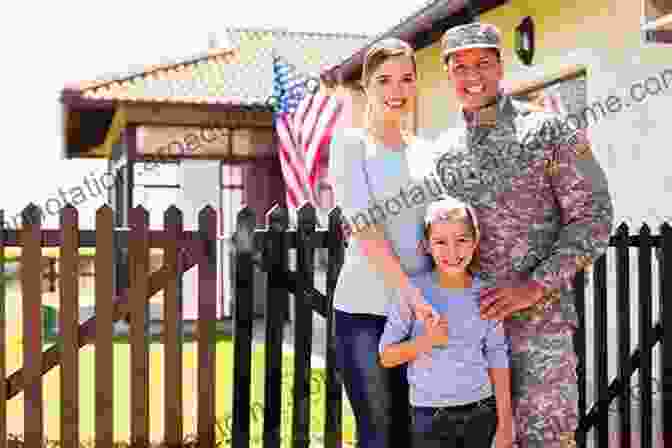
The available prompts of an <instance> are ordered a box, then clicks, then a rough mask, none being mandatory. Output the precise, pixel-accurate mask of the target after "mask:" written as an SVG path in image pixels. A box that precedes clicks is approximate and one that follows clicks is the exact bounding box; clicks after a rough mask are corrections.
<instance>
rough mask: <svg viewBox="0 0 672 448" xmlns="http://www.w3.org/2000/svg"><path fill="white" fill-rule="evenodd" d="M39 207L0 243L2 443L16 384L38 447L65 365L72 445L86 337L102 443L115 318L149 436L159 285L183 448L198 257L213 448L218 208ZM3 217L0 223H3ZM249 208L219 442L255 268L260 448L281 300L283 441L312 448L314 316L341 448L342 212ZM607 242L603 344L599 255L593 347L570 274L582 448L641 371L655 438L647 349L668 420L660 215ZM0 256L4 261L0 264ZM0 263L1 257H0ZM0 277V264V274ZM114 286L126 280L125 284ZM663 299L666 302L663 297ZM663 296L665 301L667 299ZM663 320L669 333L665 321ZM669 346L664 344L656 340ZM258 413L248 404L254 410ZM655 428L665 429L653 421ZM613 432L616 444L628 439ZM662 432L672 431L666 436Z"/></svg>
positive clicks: (277, 408)
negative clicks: (337, 327) (14, 354)
mask: <svg viewBox="0 0 672 448" xmlns="http://www.w3.org/2000/svg"><path fill="white" fill-rule="evenodd" d="M36 212H37V208H36V207H34V206H29V207H28V208H27V209H26V210H24V220H23V221H24V223H27V224H26V225H24V227H23V228H22V229H21V230H20V231H10V230H5V231H4V232H3V237H2V238H0V256H2V252H3V251H4V247H5V246H20V247H22V250H23V252H22V263H23V265H24V266H25V267H24V269H23V270H22V276H21V284H22V288H23V319H24V320H23V329H24V345H23V356H24V364H23V367H22V369H21V370H19V371H17V372H15V373H14V374H12V375H11V376H10V377H8V378H5V365H4V363H5V356H4V355H5V347H6V345H5V343H6V341H5V328H4V318H3V317H4V316H5V312H4V298H5V294H4V283H3V284H2V286H0V288H2V289H0V299H3V300H2V301H1V302H2V303H1V304H0V306H2V307H3V308H1V309H0V321H1V322H2V323H1V324H0V326H1V327H0V375H1V376H0V378H4V379H5V387H0V448H5V447H6V446H7V445H6V439H7V428H6V426H5V422H6V417H7V415H6V401H7V400H8V399H11V398H12V397H15V396H16V395H17V394H18V393H19V392H21V391H23V392H24V400H25V406H24V423H25V444H26V445H25V446H29V447H34V446H35V447H37V446H40V443H41V441H42V438H43V416H42V403H43V397H42V376H43V375H44V374H45V373H46V372H47V371H49V370H50V369H52V368H53V367H55V366H57V365H60V367H61V375H60V377H61V397H62V400H61V438H62V440H63V444H62V446H71V447H75V446H77V443H76V441H78V440H79V433H78V412H77V411H78V406H77V404H78V394H77V391H78V384H79V380H78V375H77V374H78V350H79V348H81V347H83V346H84V345H86V344H94V345H95V348H96V350H95V357H96V358H95V369H96V370H95V375H96V381H95V387H96V405H95V406H96V408H95V409H96V410H95V412H96V418H95V429H96V431H95V434H96V446H97V447H112V446H113V440H112V433H113V431H112V403H113V402H114V400H115V397H114V396H113V394H112V371H113V367H114V366H113V363H112V328H113V323H114V322H115V321H118V320H120V319H124V318H128V319H129V320H130V327H131V329H130V338H129V339H130V344H131V373H132V374H131V381H132V384H131V406H130V409H129V412H130V413H131V441H132V445H133V446H145V445H146V443H147V440H148V426H149V425H148V422H149V414H148V412H149V411H148V409H149V407H148V380H149V378H148V352H147V348H148V332H147V327H146V320H147V300H148V298H149V297H151V296H152V295H154V294H155V293H157V292H158V291H159V290H163V292H164V307H165V308H164V310H165V311H164V336H163V338H164V339H163V342H164V350H165V351H164V353H165V355H164V359H165V365H164V369H165V414H164V422H165V423H164V428H165V443H166V445H167V446H180V445H179V443H180V442H181V440H182V438H183V429H182V379H181V372H182V364H181V363H182V354H181V347H182V328H181V321H182V315H181V295H180V294H179V289H180V288H179V287H178V286H179V285H180V283H179V282H180V279H181V276H182V274H183V273H184V272H185V271H186V270H188V269H189V268H191V267H192V266H194V265H198V273H199V278H198V282H199V287H198V291H199V292H198V311H199V312H198V316H199V318H198V319H199V320H198V341H199V344H198V350H199V352H198V375H199V376H198V423H197V424H198V428H197V433H198V434H197V435H198V445H197V446H203V447H215V446H217V445H216V440H215V427H216V422H215V398H216V397H215V390H216V389H215V368H214V366H215V362H214V361H215V358H214V356H215V354H214V341H215V324H216V322H215V319H216V317H215V316H216V281H217V279H216V272H217V270H216V246H215V245H216V240H217V235H216V214H215V211H214V210H213V209H212V208H210V207H206V208H204V209H203V210H202V211H201V212H200V214H199V227H198V231H184V230H183V226H182V217H181V212H180V211H179V210H177V209H176V208H175V207H171V208H170V209H168V210H167V211H166V213H165V215H164V229H163V230H149V229H148V216H147V212H146V210H144V209H143V208H142V207H136V208H135V209H133V210H132V212H131V214H130V219H129V220H130V229H115V228H114V226H113V216H112V210H111V209H110V208H109V207H107V206H104V207H101V208H100V209H99V210H98V213H97V215H96V226H95V231H88V230H79V229H78V225H77V212H76V210H75V209H74V208H73V207H66V208H65V209H63V211H62V214H61V225H60V227H61V228H60V229H59V230H43V229H41V228H40V220H39V218H38V217H37V216H36ZM1 218H2V216H0V222H2V219H1ZM256 222H257V220H256V216H255V214H254V212H253V211H252V209H250V208H247V207H246V208H244V209H243V210H242V211H241V212H240V213H239V214H238V217H237V227H236V232H235V235H234V243H235V244H234V245H235V261H234V265H235V266H234V271H235V272H234V291H235V302H234V313H233V328H234V348H233V350H234V365H233V371H234V374H233V381H234V385H235V387H234V388H233V398H232V401H233V402H232V425H231V429H232V434H231V440H230V441H229V442H230V444H231V446H232V447H234V448H249V447H250V444H251V441H250V434H251V431H250V426H251V403H252V400H251V390H250V389H251V378H252V375H251V357H252V336H253V320H254V313H253V311H254V309H253V306H254V305H253V303H254V296H255V295H254V290H255V288H256V287H258V285H257V284H256V283H255V278H257V277H256V275H255V269H259V270H261V271H263V272H264V273H265V274H266V275H267V284H266V290H265V291H264V292H265V295H266V303H265V306H266V309H265V350H264V352H265V357H266V359H265V363H264V368H265V375H264V378H265V380H264V409H263V446H264V448H279V447H280V445H281V434H280V433H281V405H282V403H281V401H282V400H281V398H282V387H283V385H282V342H283V337H284V336H283V335H284V333H283V330H284V325H285V324H286V319H287V311H288V309H289V304H290V295H291V297H293V300H294V303H295V317H294V322H292V324H293V325H294V366H293V367H294V369H293V371H294V378H293V385H292V389H291V390H292V397H293V400H292V406H293V412H292V419H293V420H292V432H291V433H292V447H294V448H308V446H309V444H310V439H311V437H310V421H311V415H310V413H311V407H310V403H311V400H310V393H311V375H310V368H311V352H312V340H313V326H312V324H313V320H312V319H313V313H314V312H315V313H318V314H319V315H321V316H323V317H324V318H325V319H326V334H327V341H328V343H327V350H326V378H325V385H324V386H325V388H324V390H326V392H325V394H326V400H325V406H324V409H323V412H324V427H323V434H322V437H321V440H322V442H323V443H322V445H323V446H324V447H325V448H340V447H342V446H344V445H343V444H342V440H341V426H342V424H341V420H342V415H341V409H342V393H341V390H342V387H341V383H340V382H339V380H338V377H337V375H336V369H335V346H334V338H333V331H334V327H333V292H334V289H335V286H336V282H337V280H338V275H339V272H340V269H341V267H342V264H343V259H344V247H345V246H344V244H345V242H344V240H343V236H342V232H341V231H340V223H341V215H340V210H339V209H338V208H335V209H333V210H332V211H331V213H330V214H329V222H328V225H327V226H326V227H318V226H317V219H316V212H315V209H314V208H313V207H312V206H310V205H305V206H304V207H302V208H301V209H299V210H298V219H297V226H296V227H290V226H289V215H288V211H287V210H286V209H285V208H282V207H278V206H275V207H273V208H272V209H271V210H269V211H268V212H267V214H266V227H265V228H259V227H258V226H257V224H256ZM50 246H51V247H60V248H61V259H60V279H59V282H60V300H61V303H60V313H59V319H60V321H59V324H60V325H59V327H60V330H59V344H57V345H55V346H53V347H51V348H49V349H48V350H47V351H45V352H44V353H42V348H41V347H42V334H41V325H40V319H35V316H39V315H40V305H41V294H42V291H41V282H40V277H41V270H40V257H41V252H40V251H41V248H42V247H50ZM79 247H96V255H95V291H96V293H95V294H96V297H95V301H96V302H95V307H96V309H95V316H94V317H93V318H91V319H89V320H88V321H87V322H84V323H83V324H82V325H80V326H78V324H77V310H78V291H77V273H76V266H77V265H78V263H77V257H78V254H77V249H78V248H79ZM610 247H612V248H615V251H616V265H617V276H616V283H617V294H616V296H617V297H616V300H617V302H618V313H619V319H618V322H619V323H618V325H619V338H618V340H617V341H609V340H607V337H606V334H607V333H606V331H607V306H606V303H607V300H608V296H607V290H608V287H607V283H608V282H607V280H608V278H607V269H606V266H607V264H606V263H607V255H606V254H605V256H603V257H600V258H599V259H598V260H596V261H595V263H594V264H593V267H592V271H591V274H592V278H593V298H594V299H593V305H592V306H593V309H592V314H593V316H594V319H595V320H594V322H593V323H592V325H591V327H592V329H593V332H594V335H595V340H594V344H593V346H590V347H589V346H588V345H587V343H586V326H587V323H586V322H585V316H586V310H587V305H586V300H585V292H586V284H585V279H586V275H587V274H588V273H587V272H586V271H582V272H580V273H579V275H577V278H576V279H575V283H574V286H575V289H576V292H577V308H578V311H579V315H580V322H579V329H578V331H577V333H576V338H575V341H576V350H577V353H578V355H579V369H578V374H579V384H580V392H581V395H580V403H579V408H580V414H581V415H580V417H581V418H580V425H579V431H578V434H577V442H578V444H579V446H585V444H586V442H587V441H590V439H591V437H588V435H589V434H590V433H592V435H593V437H592V439H594V442H595V443H594V446H597V447H599V448H603V447H604V448H606V447H607V446H614V445H613V444H612V443H610V441H609V435H610V433H611V432H613V431H614V429H616V428H610V427H609V425H610V423H609V420H608V412H609V407H610V405H611V403H612V401H614V400H615V399H618V403H619V410H620V415H621V419H620V422H619V427H618V428H617V430H619V431H621V433H622V434H625V435H628V437H627V438H628V440H629V433H630V432H631V429H632V428H631V421H630V418H629V415H630V412H631V410H632V409H631V404H632V403H631V402H630V399H629V398H628V397H629V388H630V384H631V377H632V375H633V373H635V372H638V376H639V382H640V387H641V390H642V394H641V395H642V399H641V402H640V403H639V406H640V408H641V412H640V419H641V422H640V423H641V425H640V426H641V427H642V429H641V431H642V435H641V437H642V440H641V444H640V446H641V447H647V448H649V447H651V446H653V439H654V438H655V437H654V436H657V434H652V431H653V428H654V425H653V422H652V418H651V409H652V398H651V397H652V396H653V392H652V390H651V380H652V368H651V365H652V353H653V348H654V347H655V346H656V345H661V346H662V349H661V350H660V366H661V367H660V368H661V371H660V373H659V377H660V378H661V379H662V388H661V391H660V399H661V400H662V406H663V415H668V416H669V415H670V413H671V411H670V405H671V403H672V349H671V347H672V344H671V343H670V342H669V341H671V340H672V337H671V335H670V328H671V324H670V321H671V319H672V312H671V311H670V310H671V308H670V305H669V303H670V301H672V228H671V227H670V226H669V225H668V224H667V223H666V224H664V225H663V226H661V228H660V234H659V235H651V231H650V229H649V227H648V226H647V225H646V224H645V225H644V226H642V228H641V230H640V232H639V234H635V235H632V234H630V233H629V231H628V228H627V226H624V225H621V226H620V227H619V228H618V232H617V234H616V235H614V236H612V237H611V240H610ZM120 248H122V249H123V248H128V251H129V255H128V264H127V266H130V267H131V268H130V269H129V270H128V274H129V275H128V277H129V278H128V282H127V284H128V285H127V287H124V288H116V289H115V278H114V276H115V275H116V276H118V275H120V274H122V273H121V272H119V271H120V270H121V271H123V270H124V268H123V267H120V266H118V265H115V261H114V260H115V251H118V250H119V249H120ZM150 248H161V249H162V250H163V251H164V259H163V266H161V268H160V269H159V270H157V271H156V272H153V273H151V272H150V270H149V267H148V256H149V249H150ZM630 248H635V249H636V250H637V252H638V260H639V262H638V291H637V300H638V302H637V304H638V308H639V312H638V316H639V317H638V318H639V330H640V334H639V338H638V344H639V345H638V347H637V348H636V349H635V350H634V351H632V350H630V330H629V328H630V327H629V322H630V314H629V309H630V305H631V298H630V296H631V294H630V289H629V278H630V271H629V259H628V257H629V250H630ZM317 249H326V250H327V252H328V265H327V273H326V275H327V279H326V291H325V292H324V293H322V292H320V291H318V289H317V288H316V287H315V269H314V268H315V251H316V250H317ZM292 250H294V251H295V254H296V263H295V268H294V269H292V268H291V263H290V256H289V255H290V251H292ZM654 251H656V252H657V254H658V278H657V279H654V278H653V275H652V273H651V272H652V269H651V268H652V253H653V252H654ZM0 261H2V260H1V259H0ZM1 264H2V263H0V265H1ZM0 274H1V272H0ZM654 281H657V282H658V286H659V311H660V312H659V319H658V321H657V322H655V323H654V322H652V300H653V295H652V285H653V282H654ZM122 283H123V282H122ZM665 299H667V300H665ZM665 302H667V305H665ZM665 328H666V330H665ZM664 341H667V343H664ZM613 343H615V344H617V347H618V353H619V355H618V374H617V375H616V377H615V378H613V379H612V380H611V381H610V379H609V375H608V374H607V368H606V366H607V358H606V348H607V347H609V346H611V344H613ZM591 353H592V354H593V356H594V360H595V366H596V367H595V370H594V374H593V382H594V383H595V384H596V391H597V394H596V396H595V397H589V396H587V395H586V393H585V390H586V380H587V376H586V370H585V365H586V355H587V354H591ZM255 411H256V410H255ZM661 428H662V426H661ZM624 440H625V438H623V440H621V441H620V442H619V444H622V445H620V446H628V445H627V443H626V442H625V441H624ZM668 441H669V440H668Z"/></svg>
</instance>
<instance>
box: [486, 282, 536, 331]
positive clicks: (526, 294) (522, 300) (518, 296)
mask: <svg viewBox="0 0 672 448" xmlns="http://www.w3.org/2000/svg"><path fill="white" fill-rule="evenodd" d="M543 297H544V287H543V286H542V285H541V284H540V283H537V282H536V281H533V280H529V281H527V282H524V283H512V284H508V285H502V286H500V287H497V288H486V289H483V290H482V291H481V318H482V319H488V320H498V321H501V320H504V319H508V318H509V317H511V315H512V314H513V313H515V312H516V311H521V310H524V309H527V308H529V307H531V306H533V305H534V304H536V303H537V302H539V301H540V300H541V299H542V298H543Z"/></svg>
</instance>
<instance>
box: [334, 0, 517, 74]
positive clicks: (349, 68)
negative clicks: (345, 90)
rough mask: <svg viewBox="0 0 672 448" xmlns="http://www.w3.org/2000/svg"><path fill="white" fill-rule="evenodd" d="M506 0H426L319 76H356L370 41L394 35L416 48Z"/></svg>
mask: <svg viewBox="0 0 672 448" xmlns="http://www.w3.org/2000/svg"><path fill="white" fill-rule="evenodd" d="M506 1H507V0H428V1H427V2H425V3H424V4H423V5H422V6H421V7H420V8H418V9H417V10H416V11H414V12H412V13H411V14H409V15H407V16H404V17H403V18H402V19H401V20H400V21H399V23H397V24H396V25H395V26H393V27H392V28H391V29H389V30H387V31H384V32H382V33H380V34H378V35H376V36H374V37H372V38H371V39H369V40H368V41H366V42H365V43H364V44H363V45H362V46H361V47H360V48H358V49H357V50H356V51H355V52H353V53H351V54H350V55H349V56H347V57H346V58H343V59H342V60H341V61H340V62H339V63H338V64H336V65H335V66H333V67H330V68H327V69H326V70H324V71H323V72H322V74H321V76H322V77H323V78H324V79H327V80H329V81H331V82H335V81H352V80H354V79H358V78H359V77H360V76H361V70H362V62H363V59H364V55H365V53H366V50H367V49H368V48H369V47H370V46H371V44H373V43H375V42H377V41H379V40H381V39H385V38H388V37H396V38H399V39H403V40H405V41H406V42H408V43H410V44H411V45H412V46H413V47H414V48H415V50H416V51H417V50H420V49H422V48H425V47H428V46H429V45H431V44H433V43H434V42H436V41H438V40H439V39H440V38H441V35H442V34H443V32H445V30H447V29H448V28H451V27H453V26H457V25H462V24H464V23H468V22H470V21H472V20H473V19H474V17H475V16H476V15H478V14H482V13H484V12H486V11H489V10H490V9H493V8H495V7H497V6H499V5H501V4H503V3H506Z"/></svg>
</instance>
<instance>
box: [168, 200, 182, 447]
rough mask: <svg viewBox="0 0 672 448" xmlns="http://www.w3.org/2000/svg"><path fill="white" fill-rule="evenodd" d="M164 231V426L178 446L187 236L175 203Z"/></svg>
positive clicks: (180, 431)
mask: <svg viewBox="0 0 672 448" xmlns="http://www.w3.org/2000/svg"><path fill="white" fill-rule="evenodd" d="M163 226H164V231H165V232H166V235H167V236H168V238H167V239H166V245H165V247H164V253H163V260H164V261H163V262H164V264H165V265H166V268H167V269H168V279H167V281H166V287H165V289H164V295H163V309H164V313H163V328H164V336H163V340H164V346H163V347H164V348H163V353H164V359H165V363H164V369H165V379H166V380H165V382H164V407H165V410H164V425H163V427H164V428H165V433H166V437H165V438H166V443H167V444H168V446H177V445H178V444H179V443H181V442H182V432H183V429H182V428H183V421H182V419H183V415H182V343H183V336H184V334H183V325H182V318H183V316H182V294H181V292H182V291H181V288H180V290H179V291H178V286H180V282H179V281H178V277H180V278H181V277H182V271H181V270H180V269H179V258H178V256H179V249H178V241H179V240H182V239H183V238H184V236H183V230H184V229H183V220H182V212H181V211H180V210H179V209H178V208H177V207H175V206H174V205H173V206H171V207H170V208H169V209H168V210H166V212H165V213H164V215H163Z"/></svg>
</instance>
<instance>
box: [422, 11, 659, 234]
mask: <svg viewBox="0 0 672 448" xmlns="http://www.w3.org/2000/svg"><path fill="white" fill-rule="evenodd" d="M641 12H642V4H641V2H640V1H633V0H626V1H623V0H593V1H591V2H580V3H579V2H578V1H577V0H570V1H569V2H567V1H566V0H562V1H560V0H544V1H543V2H529V1H527V0H513V1H511V2H509V3H507V4H506V5H504V6H501V7H499V8H496V9H495V10H493V11H490V12H489V13H487V14H483V15H482V16H481V17H480V20H481V21H483V22H491V23H494V24H495V25H497V26H498V27H499V28H500V30H501V31H502V34H503V36H502V37H503V43H504V46H505V48H504V52H503V53H504V58H505V61H507V65H506V79H507V81H509V82H510V84H511V85H515V84H517V83H520V82H523V81H527V80H532V79H536V78H541V77H544V76H546V75H550V74H553V73H556V72H560V71H561V70H562V69H563V68H566V67H567V66H569V65H584V66H585V67H586V68H587V94H588V103H589V104H594V102H595V101H600V102H601V103H602V104H605V102H606V100H607V98H608V97H609V96H610V95H617V96H620V97H621V98H623V99H624V101H625V99H626V98H627V97H629V95H630V93H629V89H630V87H631V85H632V84H633V83H636V82H638V81H643V80H645V79H647V78H648V77H651V76H656V77H658V79H659V83H660V85H661V86H663V82H662V81H661V79H662V76H661V73H662V72H663V70H665V69H669V70H671V71H670V72H667V75H666V76H665V79H666V80H667V89H666V90H663V91H662V92H660V93H659V94H658V95H650V96H648V97H647V98H646V99H645V100H644V101H642V102H641V103H633V104H632V106H631V107H629V108H624V109H623V110H621V111H618V112H612V113H608V114H607V115H605V116H603V117H602V118H600V119H599V121H597V122H592V123H591V126H590V131H589V132H590V137H591V139H592V142H593V146H594V148H593V149H594V151H595V153H596V155H597V157H598V159H599V161H600V163H601V164H602V165H603V167H604V168H605V170H606V171H607V176H608V178H609V180H610V188H611V190H612V192H613V196H614V204H615V208H616V214H617V218H629V219H631V220H633V221H634V222H635V223H636V224H637V225H640V224H641V222H642V220H646V221H647V222H649V223H654V224H656V225H657V220H656V217H660V218H666V219H668V220H672V151H671V149H672V148H670V143H669V142H670V139H669V136H670V131H669V129H670V118H669V117H670V106H672V46H670V45H668V46H664V45H651V44H644V43H643V40H642V34H641V32H640V30H639V28H640V21H641ZM527 15H529V16H532V18H533V19H534V21H535V25H536V54H535V58H534V67H532V68H530V67H525V66H523V65H522V64H521V63H520V62H519V61H518V59H517V57H516V56H515V55H514V53H513V42H514V29H515V27H516V25H518V23H520V20H521V19H522V18H523V17H525V16H527ZM417 58H418V66H419V70H420V76H421V79H420V91H421V99H420V111H419V122H420V126H422V127H429V128H436V129H441V128H445V127H448V126H450V125H451V123H454V122H455V119H456V115H455V112H456V109H457V106H456V103H455V101H454V99H453V97H452V95H451V92H450V88H449V87H450V84H449V82H448V81H447V80H446V76H445V72H443V70H442V67H441V64H440V58H439V51H438V43H437V44H435V45H433V46H432V47H429V48H426V49H423V50H420V51H419V52H418V55H417ZM649 85H650V86H651V88H652V89H653V86H654V84H653V81H650V84H649ZM637 93H639V91H638V92H637Z"/></svg>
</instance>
